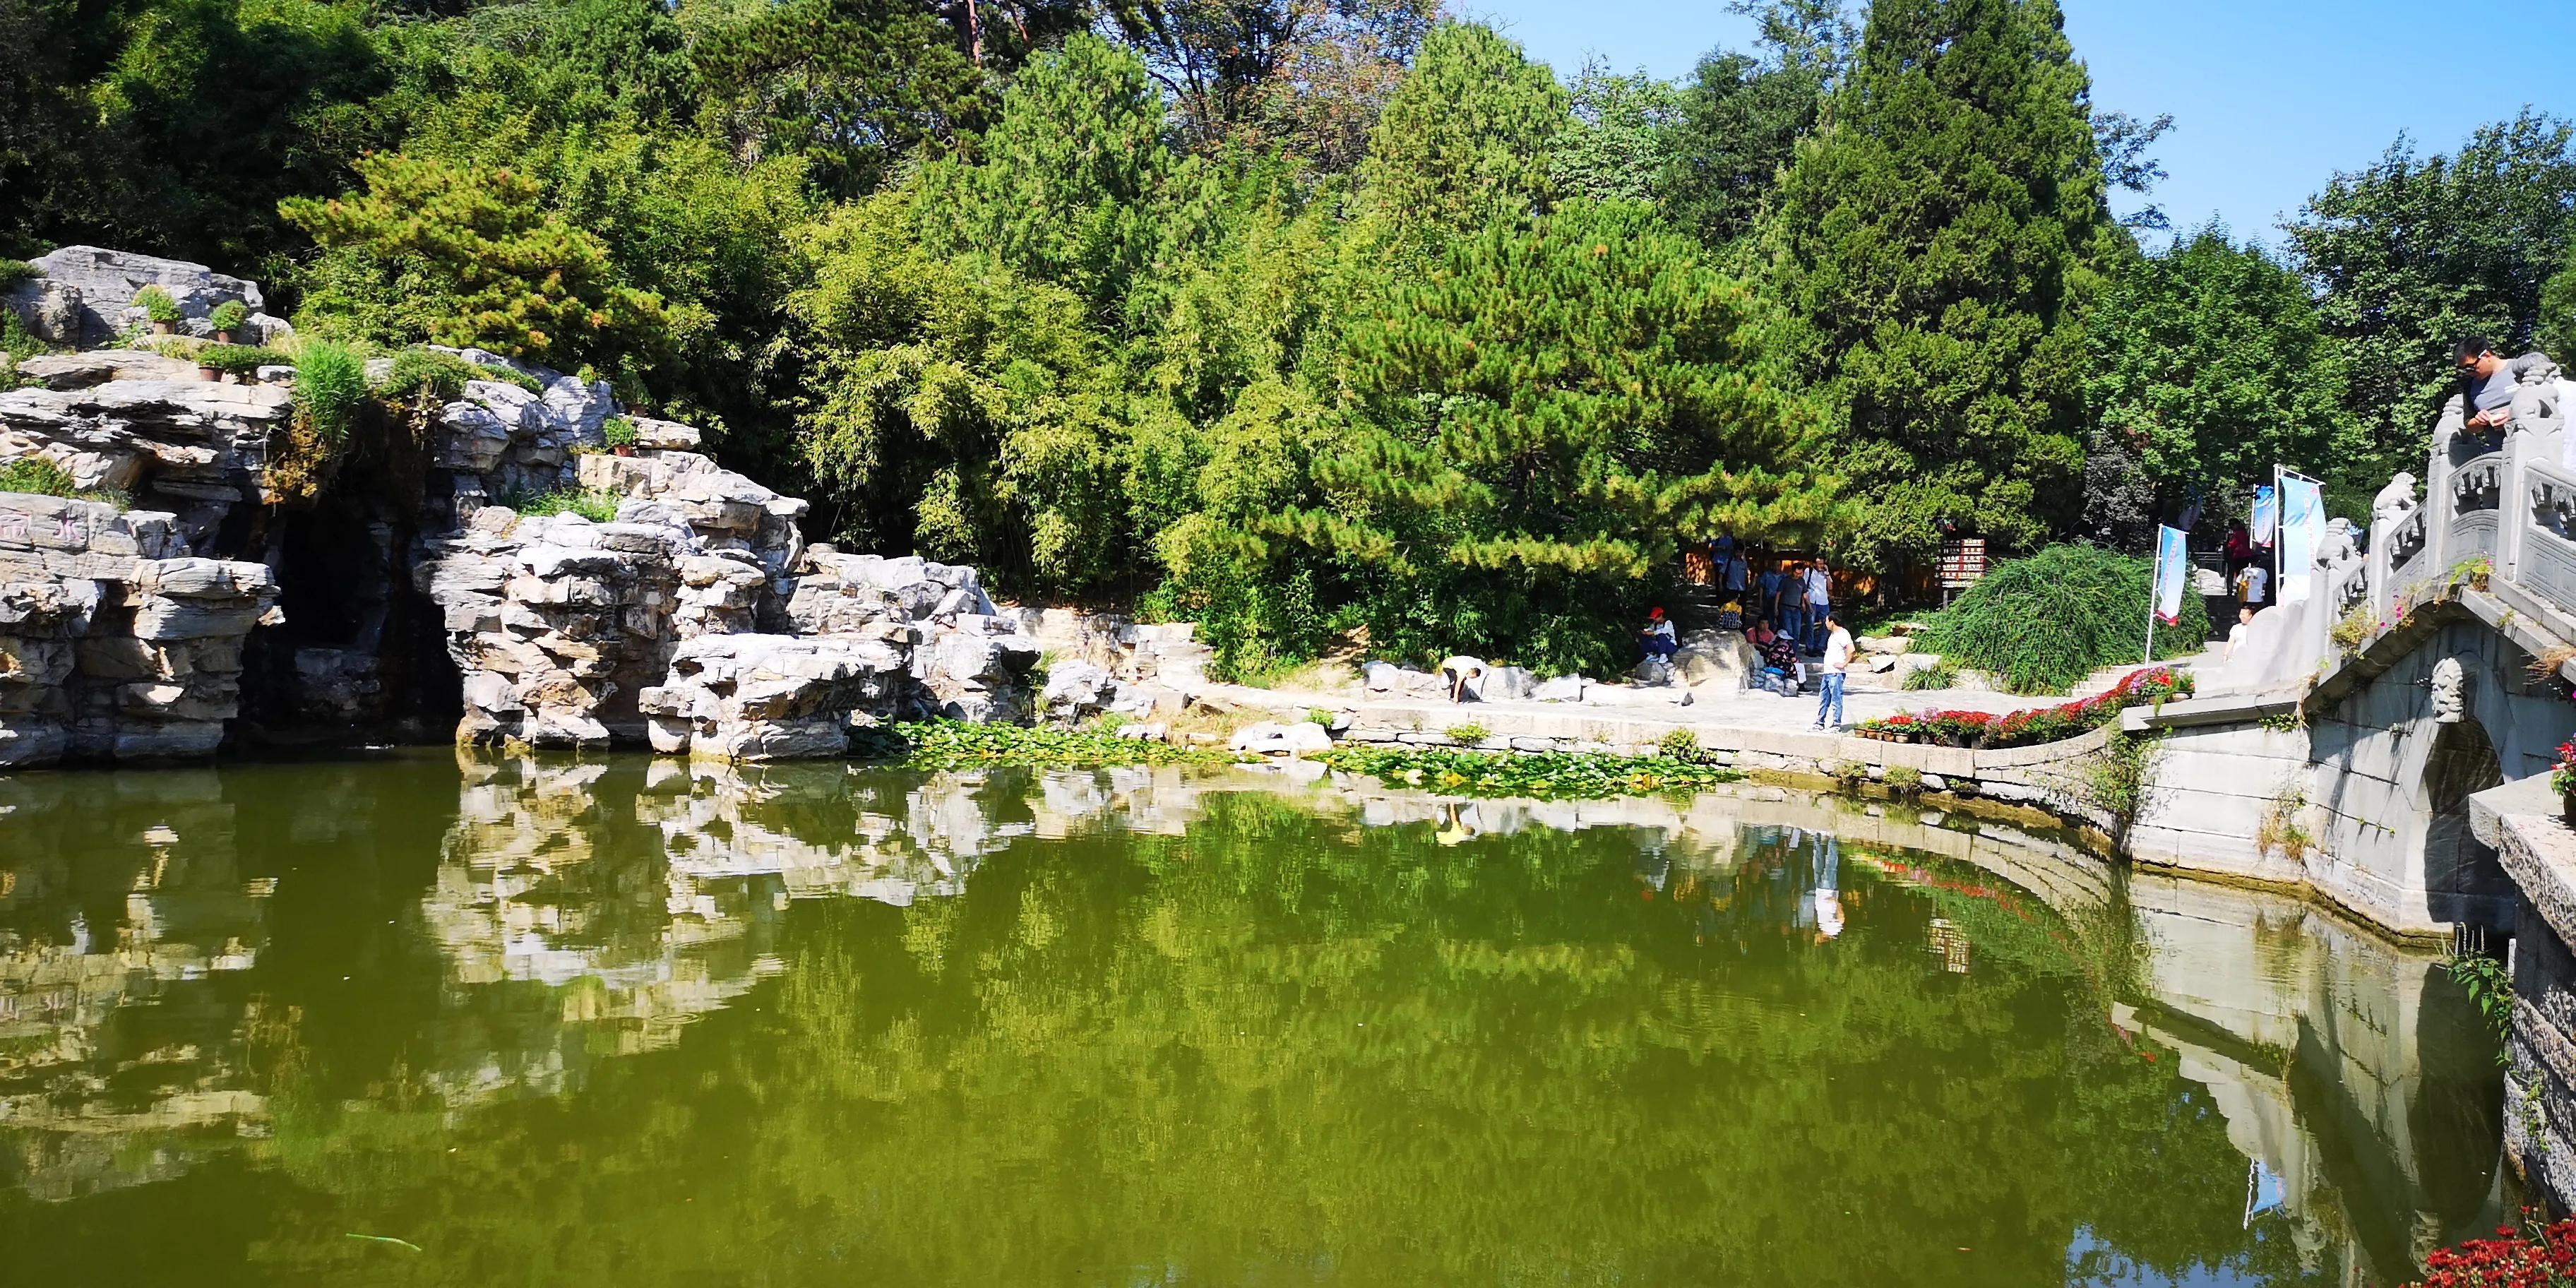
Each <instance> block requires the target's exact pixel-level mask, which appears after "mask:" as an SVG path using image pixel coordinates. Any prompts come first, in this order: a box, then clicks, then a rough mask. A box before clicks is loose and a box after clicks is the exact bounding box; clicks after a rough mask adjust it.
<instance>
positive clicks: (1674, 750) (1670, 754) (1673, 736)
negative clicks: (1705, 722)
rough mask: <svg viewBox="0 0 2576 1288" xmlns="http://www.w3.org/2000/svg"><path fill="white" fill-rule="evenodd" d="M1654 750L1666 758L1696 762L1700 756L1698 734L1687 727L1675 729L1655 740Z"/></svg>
mask: <svg viewBox="0 0 2576 1288" xmlns="http://www.w3.org/2000/svg"><path fill="white" fill-rule="evenodd" d="M1655 750H1656V751H1657V752H1659V753H1661V754H1662V756H1663V757H1664V759H1666V760H1679V761H1686V762H1690V763H1693V764H1696V763H1698V761H1699V758H1700V750H1699V735H1698V734H1695V733H1693V732H1691V731H1690V730H1688V729H1675V730H1673V731H1672V732H1670V733H1668V734H1665V735H1664V736H1663V737H1662V738H1660V739H1658V740H1656V742H1655Z"/></svg>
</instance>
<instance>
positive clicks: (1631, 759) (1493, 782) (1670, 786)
mask: <svg viewBox="0 0 2576 1288" xmlns="http://www.w3.org/2000/svg"><path fill="white" fill-rule="evenodd" d="M1308 759H1311V760H1318V761H1322V762H1323V763H1324V764H1326V765H1329V766H1331V767H1333V768H1334V769H1339V770H1343V771H1346V772H1349V773H1354V774H1364V775H1366V776H1368V777H1371V778H1375V779H1377V780H1378V781H1379V782H1382V783H1385V784H1387V785H1388V786H1390V787H1421V788H1426V789H1428V790H1431V791H1435V792H1440V793H1442V794H1444V795H1450V796H1529V797H1535V798H1537V799H1540V800H1575V799H1604V798H1608V797H1613V796H1647V795H1653V794H1656V793H1659V792H1675V791H1698V790H1700V789H1701V788H1706V787H1714V786H1717V785H1718V784H1720V783H1732V782H1736V781H1739V780H1741V779H1742V778H1743V777H1744V776H1743V775H1742V774H1739V773H1737V772H1735V771H1734V770H1732V769H1726V768H1722V767H1720V766H1716V765H1705V764H1699V763H1695V762H1692V761H1683V760H1676V759H1673V758H1671V757H1667V756H1612V755H1597V754H1586V753H1577V752H1562V751H1551V752H1541V753H1538V754H1536V755H1518V754H1514V753H1512V752H1482V751H1462V750H1452V749H1449V748H1445V747H1402V748H1380V747H1336V748H1334V749H1333V750H1331V751H1325V752H1317V753H1316V754H1315V755H1313V756H1311V757H1308Z"/></svg>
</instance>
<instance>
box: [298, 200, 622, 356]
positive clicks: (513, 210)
mask: <svg viewBox="0 0 2576 1288" xmlns="http://www.w3.org/2000/svg"><path fill="white" fill-rule="evenodd" d="M356 168H357V171H358V174H359V177H360V178H362V179H364V180H365V181H366V185H367V190H366V191H365V192H364V193H351V194H348V195H346V196H343V197H334V198H331V199H329V200H323V199H318V198H309V197H308V198H296V199H292V200H289V201H286V202H284V203H281V206H280V209H281V210H282V211H283V212H284V213H285V215H286V217H287V218H288V219H289V220H291V221H293V222H294V223H295V224H297V225H298V226H300V227H302V228H305V229H306V230H308V231H310V232H311V233H312V234H313V237H314V240H316V241H318V242H320V243H322V244H323V245H324V246H326V247H346V248H351V249H356V250H362V251H364V252H366V253H367V254H370V255H372V256H374V257H375V258H377V259H378V260H381V261H388V262H397V263H401V264H403V265H405V266H406V268H407V269H409V270H410V271H412V272H413V273H415V274H416V275H417V277H416V280H418V281H420V282H422V283H424V284H426V285H427V286H428V287H429V288H430V289H431V290H432V291H434V292H435V293H436V294H435V295H434V297H433V298H432V299H430V300H428V301H423V302H421V307H422V309H423V314H422V316H423V317H424V318H425V320H426V329H427V331H428V333H429V336H430V338H432V339H436V340H439V341H441V342H443V343H447V344H472V345H480V346H482V347H485V348H488V349H492V350H494V351H496V352H499V353H506V354H511V355H515V356H523V357H528V358H534V359H538V360H541V361H545V362H549V363H552V364H554V365H556V366H567V365H569V364H571V363H575V362H579V361H583V360H586V359H589V358H591V357H594V356H602V355H604V354H605V353H606V352H608V351H611V350H613V349H614V348H616V347H617V346H619V345H621V344H630V343H649V342H650V339H649V336H648V333H649V332H651V331H653V330H655V329H656V328H658V327H659V326H660V324H661V312H662V301H661V298H660V297H659V296H656V295H653V294H652V293H650V292H647V291H638V290H635V289H633V288H632V287H629V286H626V285H625V284H623V283H622V282H621V281H619V280H618V277H617V273H616V270H615V268H614V267H613V266H612V265H611V264H610V263H609V262H608V252H607V250H606V249H605V248H604V247H602V246H601V245H600V243H599V239H597V238H595V237H593V236H591V235H590V234H588V233H586V232H583V231H581V230H580V229H577V228H573V227H571V226H570V225H569V224H567V223H566V222H565V220H564V219H563V217H562V215H560V214H559V213H557V212H554V211H551V210H547V209H545V208H543V207H542V206H541V205H540V204H539V201H538V197H539V195H540V194H539V189H538V185H537V184H536V183H535V182H533V181H531V180H529V179H527V178H525V177H523V176H521V175H517V174H513V173H512V172H510V171H508V170H484V169H478V168H472V167H465V166H457V165H453V164H450V163H447V162H444V161H438V160H434V159H429V158H422V157H409V156H404V155H402V154H399V153H395V154H389V155H383V156H370V157H361V158H359V159H358V161H357V162H356Z"/></svg>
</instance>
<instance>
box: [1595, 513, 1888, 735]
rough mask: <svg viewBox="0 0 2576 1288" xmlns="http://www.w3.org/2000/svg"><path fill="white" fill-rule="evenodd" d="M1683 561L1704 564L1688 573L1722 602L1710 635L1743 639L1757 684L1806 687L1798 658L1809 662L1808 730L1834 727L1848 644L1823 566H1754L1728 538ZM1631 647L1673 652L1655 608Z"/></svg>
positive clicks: (1666, 624) (1668, 630) (1676, 644)
mask: <svg viewBox="0 0 2576 1288" xmlns="http://www.w3.org/2000/svg"><path fill="white" fill-rule="evenodd" d="M1691 554H1692V556H1693V558H1692V563H1694V564H1699V563H1700V562H1701V561H1702V560H1705V561H1706V563H1705V565H1704V569H1702V570H1695V571H1698V572H1700V573H1701V574H1702V575H1705V576H1706V577H1707V578H1708V579H1709V582H1710V584H1711V585H1713V586H1714V587H1715V588H1716V589H1717V591H1718V593H1719V594H1720V595H1721V596H1723V597H1724V601H1725V606H1724V607H1723V608H1722V609H1720V610H1719V613H1718V620H1717V625H1718V628H1719V629H1721V630H1741V631H1743V632H1744V638H1745V640H1746V642H1747V643H1750V644H1751V645H1752V646H1753V648H1754V651H1755V652H1756V653H1757V654H1759V655H1760V657H1761V659H1762V672H1761V676H1762V679H1763V681H1764V682H1765V683H1767V684H1770V685H1774V686H1777V687H1778V688H1779V689H1780V690H1782V691H1784V692H1790V693H1795V692H1797V691H1799V690H1800V689H1802V688H1804V687H1805V685H1806V679H1807V674H1808V669H1807V668H1808V663H1807V661H1806V659H1807V658H1808V657H1813V658H1815V659H1816V662H1815V668H1816V675H1817V693H1818V699H1817V704H1816V724H1815V727H1816V728H1818V729H1823V728H1826V727H1828V725H1831V726H1834V727H1839V726H1840V725H1841V724H1842V720H1843V684H1844V678H1845V676H1846V674H1847V673H1848V672H1849V670H1850V667H1851V657H1852V638H1851V632H1850V631H1848V630H1846V629H1845V628H1844V627H1843V624H1842V622H1841V621H1839V620H1838V619H1837V618H1836V617H1835V615H1834V610H1833V602H1832V596H1833V579H1832V577H1831V575H1830V574H1828V573H1827V572H1826V570H1825V565H1824V561H1822V560H1817V561H1815V562H1813V563H1808V562H1804V561H1800V560H1796V559H1776V560H1757V559H1756V558H1755V556H1753V555H1752V554H1751V553H1749V552H1748V551H1746V550H1745V549H1744V548H1743V547H1742V546H1741V545H1739V544H1738V543H1737V542H1736V541H1735V540H1734V538H1732V537H1719V538H1718V539H1716V540H1715V541H1712V542H1709V543H1708V545H1707V546H1706V547H1705V548H1704V549H1701V550H1694V551H1692V552H1691ZM1760 565H1767V566H1760ZM1757 566H1760V568H1759V571H1756V569H1757ZM1747 600H1750V601H1751V605H1750V607H1749V608H1748V606H1747V604H1746V601H1747ZM1637 646H1638V650H1639V652H1640V653H1642V654H1643V655H1644V656H1645V657H1647V658H1667V659H1668V658H1670V657H1672V656H1673V655H1674V654H1675V653H1676V652H1678V651H1679V650H1680V648H1681V644H1680V641H1679V639H1678V638H1676V636H1675V635H1674V632H1673V623H1672V621H1671V619H1669V618H1667V617H1666V616H1665V615H1664V610H1663V609H1661V608H1657V609H1655V610H1653V611H1652V612H1650V613H1648V614H1647V615H1646V624H1645V625H1644V626H1642V627H1640V628H1639V629H1638V631H1637Z"/></svg>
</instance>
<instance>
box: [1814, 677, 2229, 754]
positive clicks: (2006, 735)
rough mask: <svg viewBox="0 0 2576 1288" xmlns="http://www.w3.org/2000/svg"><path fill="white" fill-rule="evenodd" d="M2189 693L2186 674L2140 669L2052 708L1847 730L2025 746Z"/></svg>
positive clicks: (1891, 738) (1942, 715) (1943, 715)
mask: <svg viewBox="0 0 2576 1288" xmlns="http://www.w3.org/2000/svg"><path fill="white" fill-rule="evenodd" d="M2191 694H2192V679H2191V675H2190V674H2189V673H2188V672H2184V671H2177V670H2175V669H2173V668H2172V667H2169V666H2158V667H2145V668H2141V669H2139V670H2135V671H2131V672H2130V673H2128V674H2127V675H2124V676H2121V677H2120V682H2119V683H2118V684H2115V685H2112V686H2111V687H2110V689H2108V690H2107V691H2105V692H2102V693H2098V694H2095V695H2094V696H2092V697H2089V698H2078V699H2076V700H2075V701H2073V702H2063V703H2059V704H2058V705H2056V706H2053V707H2031V708H2028V709H2026V710H2021V711H2014V712H2011V713H2009V714H2006V715H2000V716H1998V715H1994V714H1992V713H1989V712H1984V711H1915V712H1910V713H1906V714H1901V715H1893V716H1884V717H1881V718H1879V719H1876V720H1872V721H1868V722H1867V723H1864V724H1862V725H1861V726H1860V727H1858V728H1856V729H1854V730H1852V732H1853V734H1855V735H1856V736H1859V737H1862V738H1875V739H1877V740H1879V741H1881V742H1915V743H1923V744H1926V745H1929V746H1935V747H2027V746H2031V745H2034V744H2037V743H2043V742H2056V741H2057V740H2059V739H2061V738H2072V737H2074V736H2076V735H2077V734H2080V733H2083V732H2085V731H2086V730H2090V729H2096V728H2099V727H2101V726H2103V725H2106V724H2109V723H2111V721H2113V720H2115V719H2117V718H2119V715H2120V713H2121V712H2122V711H2125V710H2127V709H2129V708H2130V707H2135V706H2146V705H2150V704H2155V705H2161V704H2162V703H2163V702H2164V700H2165V699H2167V698H2170V697H2176V696H2180V697H2190V696H2191Z"/></svg>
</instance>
